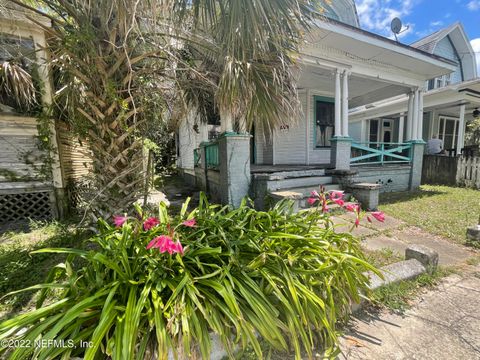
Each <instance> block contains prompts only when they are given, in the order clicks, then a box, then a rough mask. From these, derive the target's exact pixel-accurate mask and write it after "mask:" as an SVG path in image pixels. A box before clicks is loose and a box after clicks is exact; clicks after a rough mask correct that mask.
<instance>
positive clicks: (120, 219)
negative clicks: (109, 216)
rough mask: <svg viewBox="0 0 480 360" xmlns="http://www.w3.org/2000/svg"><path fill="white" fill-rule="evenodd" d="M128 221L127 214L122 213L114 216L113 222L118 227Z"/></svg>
mask: <svg viewBox="0 0 480 360" xmlns="http://www.w3.org/2000/svg"><path fill="white" fill-rule="evenodd" d="M126 221H127V217H126V216H120V215H114V216H113V223H114V224H115V226H116V227H122V226H123V224H125V222H126Z"/></svg>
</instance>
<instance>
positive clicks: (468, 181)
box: [456, 157, 480, 189]
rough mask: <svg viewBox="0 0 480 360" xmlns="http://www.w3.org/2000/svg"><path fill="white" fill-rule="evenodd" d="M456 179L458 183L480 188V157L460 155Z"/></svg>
mask: <svg viewBox="0 0 480 360" xmlns="http://www.w3.org/2000/svg"><path fill="white" fill-rule="evenodd" d="M456 180H457V185H460V186H466V187H471V188H475V189H480V157H468V158H466V157H460V158H459V159H458V165H457V177H456Z"/></svg>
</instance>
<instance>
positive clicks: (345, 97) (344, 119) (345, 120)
mask: <svg viewBox="0 0 480 360" xmlns="http://www.w3.org/2000/svg"><path fill="white" fill-rule="evenodd" d="M342 136H343V137H348V72H347V71H346V70H345V72H344V73H343V87H342Z"/></svg>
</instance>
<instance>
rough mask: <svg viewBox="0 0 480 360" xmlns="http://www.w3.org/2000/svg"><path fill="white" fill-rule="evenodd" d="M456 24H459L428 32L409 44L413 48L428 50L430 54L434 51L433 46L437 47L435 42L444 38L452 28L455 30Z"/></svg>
mask: <svg viewBox="0 0 480 360" xmlns="http://www.w3.org/2000/svg"><path fill="white" fill-rule="evenodd" d="M458 26H461V24H460V23H459V22H457V23H455V24H453V25H450V26H449V27H447V28H444V29H440V30H438V31H435V32H434V33H433V34H430V35H428V36H426V37H424V38H422V39H420V40H418V41H415V42H414V43H413V44H411V45H410V46H413V47H414V48H417V49H420V50H423V51H425V52H428V53H430V54H433V52H434V51H435V48H436V47H437V44H438V43H439V42H440V41H441V40H442V39H443V38H445V36H447V35H448V34H450V33H451V32H452V31H453V30H455V29H456V28H457V27H458Z"/></svg>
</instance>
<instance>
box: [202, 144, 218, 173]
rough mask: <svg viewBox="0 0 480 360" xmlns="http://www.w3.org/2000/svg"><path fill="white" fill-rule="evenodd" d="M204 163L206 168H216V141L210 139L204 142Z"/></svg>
mask: <svg viewBox="0 0 480 360" xmlns="http://www.w3.org/2000/svg"><path fill="white" fill-rule="evenodd" d="M205 157H206V159H205V164H206V165H207V168H208V169H218V165H219V164H220V162H219V159H218V142H216V141H212V142H209V143H207V144H205Z"/></svg>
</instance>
